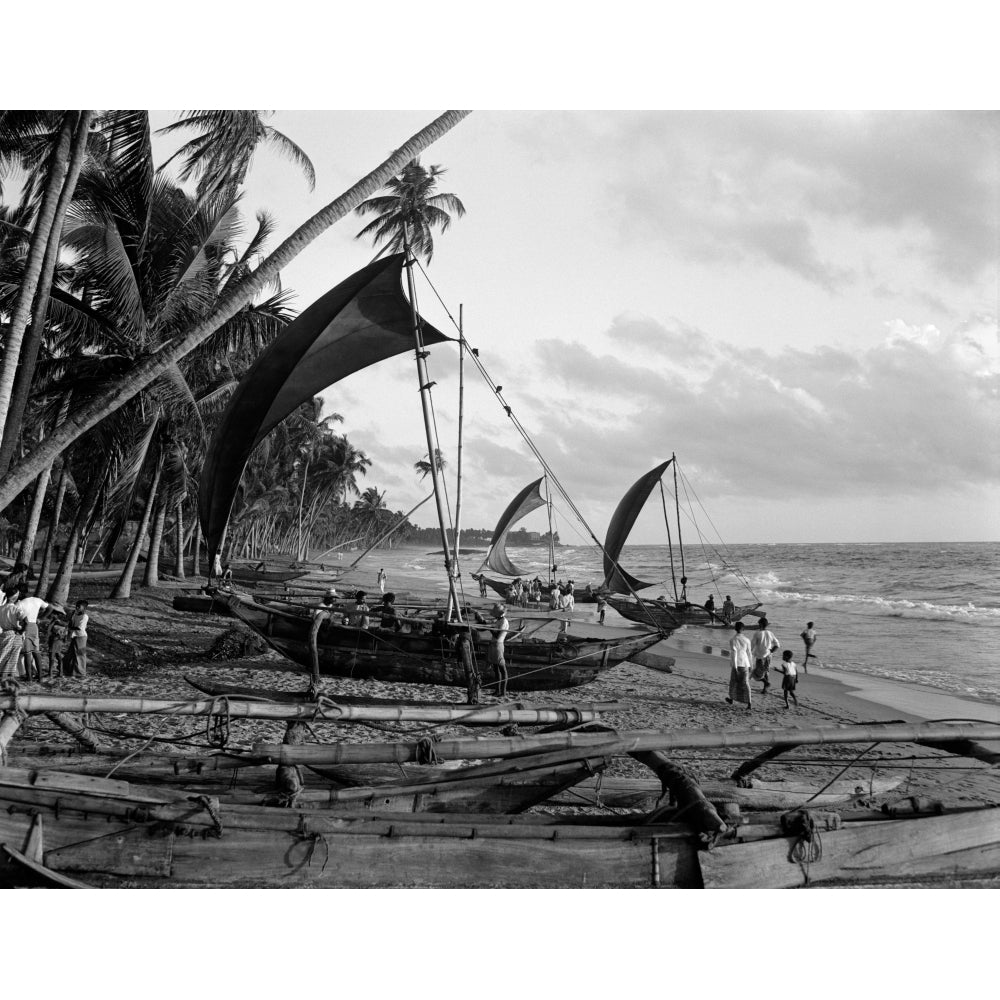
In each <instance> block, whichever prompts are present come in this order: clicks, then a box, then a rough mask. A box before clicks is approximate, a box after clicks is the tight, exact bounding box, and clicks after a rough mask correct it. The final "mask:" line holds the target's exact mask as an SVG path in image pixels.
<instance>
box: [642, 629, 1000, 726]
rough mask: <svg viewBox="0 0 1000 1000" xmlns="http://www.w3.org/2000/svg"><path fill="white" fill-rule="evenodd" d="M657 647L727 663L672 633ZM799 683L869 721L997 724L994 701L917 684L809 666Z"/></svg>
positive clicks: (702, 667) (707, 662)
mask: <svg viewBox="0 0 1000 1000" xmlns="http://www.w3.org/2000/svg"><path fill="white" fill-rule="evenodd" d="M661 645H662V646H663V647H665V648H667V649H669V650H670V651H671V655H673V656H675V657H677V660H678V664H679V663H680V662H681V661H682V660H683V661H684V663H685V665H686V666H688V667H689V668H691V669H694V670H696V671H698V672H706V673H708V674H709V675H714V674H715V672H716V671H715V670H714V669H713V668H714V667H715V665H716V660H720V661H723V662H724V663H725V666H726V667H728V659H729V656H728V654H729V650H728V649H726V648H725V647H720V646H713V645H709V644H708V643H703V642H701V641H700V640H698V639H696V638H692V637H691V636H685V635H681V634H677V633H675V634H674V635H672V636H670V637H669V638H668V639H665V640H664V641H663V643H661ZM726 674H727V676H728V671H726ZM772 683H774V682H773V681H772ZM799 687H800V689H805V690H808V689H810V688H812V689H814V690H818V691H819V692H821V694H822V696H823V697H824V698H827V699H830V700H832V701H836V702H838V703H843V705H844V707H845V709H847V711H848V712H850V713H852V714H861V715H863V716H864V717H865V718H866V719H868V720H870V721H883V720H885V719H887V718H889V716H886V715H885V712H886V710H889V711H890V712H891V713H892V715H891V717H892V718H894V719H901V720H902V721H904V722H925V721H931V720H935V719H976V720H979V721H982V722H997V723H1000V705H993V704H990V703H989V702H985V701H975V700H973V699H971V698H962V697H960V696H958V695H952V694H949V693H948V692H946V691H938V690H937V689H935V688H931V687H927V686H926V685H923V684H915V683H912V682H907V681H897V680H891V679H889V678H883V677H867V676H864V675H861V674H856V673H852V672H850V671H846V670H832V669H830V668H827V667H816V666H813V667H812V668H810V670H809V672H808V673H800V674H799ZM872 713H875V714H872Z"/></svg>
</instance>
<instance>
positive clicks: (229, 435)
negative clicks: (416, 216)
mask: <svg viewBox="0 0 1000 1000" xmlns="http://www.w3.org/2000/svg"><path fill="white" fill-rule="evenodd" d="M404 267H406V269H407V279H408V282H409V284H410V296H409V300H408V299H407V298H406V297H405V296H404V294H403V290H402V272H403V269H404ZM412 280H413V277H412V269H411V268H410V267H408V266H407V262H406V254H402V253H401V254H394V255H391V256H386V257H383V258H381V259H379V260H376V261H374V262H372V263H371V264H369V265H368V266H367V267H365V268H363V269H362V270H360V271H358V272H357V273H355V274H353V275H351V276H350V277H349V278H347V279H345V280H344V281H342V282H341V283H340V284H339V285H337V286H336V287H335V288H333V289H331V290H330V291H329V292H327V293H326V294H325V295H324V296H322V297H321V298H320V299H319V300H317V301H316V302H315V303H313V304H312V305H311V306H310V307H309V308H308V309H306V310H305V311H304V312H303V313H302V314H301V315H300V316H299V317H298V318H297V319H296V320H294V321H293V322H292V323H290V324H289V325H288V327H287V328H286V329H285V330H284V331H283V332H282V334H281V335H280V336H279V337H278V338H277V339H276V340H274V341H273V342H272V343H271V345H270V346H269V347H268V348H267V349H266V350H265V351H264V352H263V353H262V354H261V355H260V357H258V359H257V361H256V362H255V363H254V365H253V366H252V367H251V368H250V370H249V371H248V372H247V374H246V375H245V376H244V378H243V380H242V381H241V382H240V384H239V386H238V387H237V389H236V391H235V392H234V394H233V396H232V399H231V400H230V403H229V407H228V408H227V410H226V412H225V414H224V415H223V418H222V420H221V422H220V424H219V427H218V429H217V430H216V433H215V436H214V438H213V440H212V442H211V444H210V446H209V449H208V453H207V457H206V461H205V467H204V470H203V473H202V479H201V491H200V496H199V512H200V516H201V521H202V528H203V533H204V537H205V540H206V543H207V545H208V548H209V552H210V562H211V559H213V558H214V555H215V553H216V552H217V551H218V549H219V548H220V545H221V541H222V538H223V534H224V530H225V526H226V522H227V520H228V518H229V513H230V510H231V508H232V504H233V500H234V498H235V496H236V492H237V489H238V486H239V480H240V476H241V475H242V472H243V468H244V466H245V465H246V462H247V459H248V458H249V456H250V453H251V451H252V450H253V448H254V446H255V444H256V443H258V442H259V441H261V440H262V439H263V437H264V436H265V435H266V434H267V433H268V432H269V431H270V430H271V429H272V428H273V427H275V426H276V425H277V424H278V423H279V422H280V421H281V420H283V419H284V418H285V417H286V416H288V414H290V413H291V412H292V411H293V410H294V409H295V408H296V407H297V406H299V405H301V404H302V403H304V402H306V401H307V400H309V399H311V398H312V397H313V396H314V395H315V394H316V393H317V392H319V391H321V390H322V389H325V388H327V387H329V386H330V385H332V384H334V383H336V382H338V381H339V380H340V379H342V378H345V377H346V376H347V375H350V374H352V373H354V372H357V371H359V370H361V369H362V368H365V367H368V366H369V365H371V364H374V363H376V362H378V361H380V360H383V359H385V358H389V357H392V356H395V355H398V354H402V353H404V352H405V351H407V350H414V352H415V355H416V360H417V374H418V379H419V385H420V394H421V401H422V404H423V410H424V425H425V430H426V432H427V445H428V454H435V452H436V451H437V450H438V449H437V447H436V441H435V440H434V437H433V431H432V418H431V416H430V403H429V399H428V394H429V392H430V387H431V384H432V383H431V382H430V380H429V378H428V376H427V369H426V363H425V359H426V356H427V347H428V346H429V345H431V344H439V343H443V342H445V341H450V340H451V339H452V338H450V337H447V336H445V335H444V334H442V333H441V332H440V331H438V330H436V329H435V328H434V327H433V326H431V325H430V324H429V323H427V322H425V321H424V320H423V319H422V318H421V317H419V315H418V314H417V312H416V307H415V304H414V303H415V293H414V290H413V286H412ZM439 475H440V473H439V470H438V469H437V468H436V466H435V465H434V463H432V468H431V478H432V482H433V485H434V496H435V500H436V505H437V510H438V521H439V527H440V530H441V540H442V545H443V547H444V549H445V551H447V552H448V553H449V556H448V558H447V560H446V562H447V563H448V564H449V566H450V570H449V574H448V586H449V600H448V608H447V611H446V613H445V615H444V617H443V618H442V619H441V620H440V621H438V622H436V623H434V625H433V627H431V628H430V630H429V631H426V630H424V629H420V630H419V631H416V630H415V631H410V632H396V631H395V630H393V629H382V628H379V627H377V626H375V627H370V628H361V627H357V626H354V625H346V624H341V623H338V622H336V621H332V620H327V621H324V622H323V623H322V624H321V625H320V627H319V631H318V634H317V635H316V639H315V643H316V645H315V646H313V640H312V637H311V635H310V625H311V622H310V619H309V618H308V617H304V616H303V615H302V614H301V613H299V614H296V613H295V610H294V609H285V608H277V607H274V606H271V605H262V604H260V603H259V602H255V601H254V600H253V599H251V598H249V597H248V596H246V595H241V594H239V593H232V594H228V595H226V598H225V599H226V602H227V604H228V607H229V610H230V611H231V612H232V614H233V615H235V616H236V617H238V618H240V619H241V620H243V621H244V622H245V623H246V624H247V625H248V626H249V627H250V628H251V629H252V630H253V631H254V632H257V633H258V634H259V635H261V636H262V638H264V640H265V641H266V642H268V643H269V644H270V645H271V646H272V647H273V648H274V649H276V650H277V651H279V652H280V653H282V654H283V655H284V656H285V657H287V658H288V659H290V660H291V661H293V662H294V663H296V664H299V665H300V666H301V667H304V668H309V669H312V671H313V673H314V676H315V674H316V673H317V672H318V673H319V674H327V675H334V676H341V677H356V678H357V677H371V678H377V679H382V680H391V681H404V682H409V683H421V684H449V685H458V686H465V685H466V684H467V678H466V676H465V673H464V670H463V668H462V666H461V664H460V663H459V662H458V661H457V660H456V657H455V651H454V648H453V645H452V639H453V636H454V633H455V632H456V631H457V630H459V629H463V630H464V629H467V628H469V623H468V622H467V621H463V620H462V613H463V612H462V604H463V602H462V601H461V600H460V599H459V594H458V591H457V586H456V580H457V577H458V567H457V560H456V559H454V558H453V555H454V550H453V549H452V548H451V545H450V541H449V537H448V530H447V527H446V518H445V513H444V504H443V500H442V497H441V492H440V485H439ZM542 502H544V500H543V501H542ZM514 513H515V515H516V514H517V510H516V509H515V512H514ZM456 537H457V534H456ZM375 617H377V612H375V614H374V615H373V618H375ZM430 624H431V623H428V625H430ZM545 624H548V620H547V619H546V621H545ZM472 634H473V647H474V649H473V653H474V656H475V657H476V659H477V661H478V662H479V663H481V664H485V662H486V660H487V655H486V654H487V646H488V643H489V638H490V636H489V632H488V631H486V630H484V631H483V633H482V634H479V633H477V632H476V630H475V629H473V633H472ZM661 638H662V634H661V633H660V632H659V630H657V629H655V628H654V629H652V630H649V631H644V632H641V633H637V634H635V635H629V636H627V637H624V638H615V639H611V640H601V639H579V640H577V639H573V640H569V639H568V638H567V637H566V636H565V635H563V636H561V637H559V638H542V637H541V636H539V635H538V634H537V631H536V633H530V632H526V631H516V632H513V633H511V634H510V636H508V639H507V643H506V661H507V667H508V672H509V677H510V681H509V688H510V689H511V690H519V691H525V690H544V689H558V688H565V687H574V686H576V685H579V684H585V683H587V682H588V681H591V680H593V679H594V678H595V677H596V676H597V675H598V674H599V673H600V672H601V671H603V670H606V669H608V668H609V667H611V666H613V665H614V664H616V663H619V662H621V661H622V660H625V659H628V658H629V657H630V656H633V655H635V654H636V653H639V652H641V651H643V650H645V649H647V648H648V647H650V646H652V645H653V644H654V643H656V642H658V641H659V640H660V639H661ZM317 661H318V662H317Z"/></svg>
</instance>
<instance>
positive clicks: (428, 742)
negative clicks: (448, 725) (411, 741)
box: [417, 736, 441, 764]
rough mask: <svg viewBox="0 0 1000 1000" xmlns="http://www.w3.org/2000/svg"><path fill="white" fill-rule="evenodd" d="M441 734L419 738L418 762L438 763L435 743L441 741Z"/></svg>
mask: <svg viewBox="0 0 1000 1000" xmlns="http://www.w3.org/2000/svg"><path fill="white" fill-rule="evenodd" d="M440 739H441V737H440V736H421V737H420V739H419V740H417V763H418V764H438V763H440V761H439V760H438V755H437V751H436V750H435V749H434V744H435V743H437V742H439V741H440Z"/></svg>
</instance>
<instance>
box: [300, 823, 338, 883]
mask: <svg viewBox="0 0 1000 1000" xmlns="http://www.w3.org/2000/svg"><path fill="white" fill-rule="evenodd" d="M292 836H293V837H295V840H296V842H297V843H300V844H308V846H309V851H308V853H307V854H306V859H305V861H303V862H302V864H303V865H308V866H309V867H310V868H311V867H312V861H313V855H314V854H315V853H316V845H317V844H322V845H323V850H324V852H325V854H324V857H323V867H322V868H321V869H320V874H322V873H323V872H325V871H326V866H327V864H328V863H329V861H330V845H329V843H327V839H326V837H324V836H323V834H322V833H320V832H319V831H318V830H310V829H309V827H308V826H307V825H306V821H305V817H303V816H300V817H299V827H298V829H297V830H296V831H295V832H294V833H293V834H292ZM298 867H299V868H301V867H302V865H299V866H298Z"/></svg>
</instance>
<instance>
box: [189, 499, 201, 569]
mask: <svg viewBox="0 0 1000 1000" xmlns="http://www.w3.org/2000/svg"><path fill="white" fill-rule="evenodd" d="M191 549H192V552H191V554H192V556H193V564H192V566H191V574H192V576H201V518H200V517H198V515H197V513H196V514H195V517H194V545H192V546H191Z"/></svg>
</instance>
